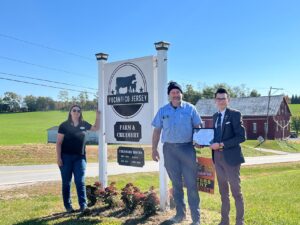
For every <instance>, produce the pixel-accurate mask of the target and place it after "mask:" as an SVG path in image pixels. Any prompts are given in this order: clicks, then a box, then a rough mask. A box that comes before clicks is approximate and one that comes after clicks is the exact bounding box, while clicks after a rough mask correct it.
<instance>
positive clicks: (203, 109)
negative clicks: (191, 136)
mask: <svg viewBox="0 0 300 225" xmlns="http://www.w3.org/2000/svg"><path fill="white" fill-rule="evenodd" d="M268 101H269V96H261V97H242V98H230V102H229V107H231V108H234V109H237V110H239V111H240V112H241V113H242V115H243V116H267V111H268V109H267V108H268ZM282 101H285V100H284V96H283V95H276V96H271V97H270V106H269V115H270V116H274V115H276V114H277V112H278V110H279V108H280V104H281V103H282ZM196 108H197V111H198V113H199V114H200V116H212V115H213V114H214V113H215V112H216V111H217V109H216V105H215V100H214V99H200V100H198V102H197V103H196Z"/></svg>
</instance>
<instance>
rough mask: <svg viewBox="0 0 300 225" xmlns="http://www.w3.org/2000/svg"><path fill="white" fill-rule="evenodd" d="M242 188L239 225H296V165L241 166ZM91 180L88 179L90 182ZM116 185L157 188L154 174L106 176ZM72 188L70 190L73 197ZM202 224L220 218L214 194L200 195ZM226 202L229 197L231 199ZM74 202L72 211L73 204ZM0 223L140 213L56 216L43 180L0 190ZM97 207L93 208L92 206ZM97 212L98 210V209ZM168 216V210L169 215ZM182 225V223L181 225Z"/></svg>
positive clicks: (299, 180) (108, 223) (28, 224)
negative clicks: (241, 224)
mask: <svg viewBox="0 0 300 225" xmlns="http://www.w3.org/2000/svg"><path fill="white" fill-rule="evenodd" d="M241 178H242V190H243V193H244V199H245V220H246V221H245V222H246V224H248V225H298V224H299V221H300V216H299V209H300V193H299V187H300V163H289V164H269V165H264V166H251V167H242V169H241ZM95 180H96V178H90V179H88V181H87V183H93V182H94V181H95ZM109 181H116V182H117V187H118V189H119V190H120V188H121V187H123V186H124V185H125V184H126V183H127V182H133V183H134V184H135V185H137V186H139V187H140V188H141V189H142V190H147V188H148V187H149V186H151V185H154V187H155V188H156V190H158V174H157V173H145V174H130V175H120V176H112V177H109ZM74 194H75V190H74V189H73V195H74ZM200 196H201V219H202V225H215V224H217V223H218V222H219V219H220V196H219V194H218V191H217V187H216V192H215V194H214V195H210V194H206V193H202V192H201V193H200ZM231 200H232V199H231ZM76 202H77V201H76V199H75V198H74V203H75V207H76V208H77V207H78V205H77V203H76ZM0 204H1V217H0V224H1V225H10V224H14V225H38V224H39V225H50V224H63V225H71V224H73V225H79V224H80V225H81V224H82V225H83V224H95V225H98V224H101V225H121V224H127V225H129V224H138V223H129V222H128V221H135V220H136V219H137V217H139V216H140V215H137V214H134V215H131V216H130V217H119V218H118V217H116V216H114V213H111V212H110V213H109V212H107V211H105V210H99V206H96V207H94V208H92V212H95V213H93V215H87V216H81V215H79V214H78V213H74V214H72V215H66V214H62V213H61V212H62V211H63V210H64V209H63V206H62V200H61V196H60V182H46V183H40V184H37V185H31V186H23V187H19V188H15V189H12V190H0ZM97 207H98V208H97ZM102 209H103V208H102ZM173 213H174V212H172V211H171V212H170V213H169V215H168V216H171V215H172V214H173ZM234 216H235V207H234V202H233V201H231V214H230V217H231V224H234ZM163 218H165V217H163V216H160V214H158V215H157V216H153V217H151V218H149V219H148V220H147V221H145V223H144V224H161V223H163V222H164V220H163ZM185 224H188V223H185Z"/></svg>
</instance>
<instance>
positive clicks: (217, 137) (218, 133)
mask: <svg viewBox="0 0 300 225" xmlns="http://www.w3.org/2000/svg"><path fill="white" fill-rule="evenodd" d="M221 118H222V114H221V113H218V120H217V128H216V134H215V141H217V142H218V143H220V142H221V139H222V125H221Z"/></svg>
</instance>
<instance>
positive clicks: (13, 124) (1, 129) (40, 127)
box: [0, 111, 96, 145]
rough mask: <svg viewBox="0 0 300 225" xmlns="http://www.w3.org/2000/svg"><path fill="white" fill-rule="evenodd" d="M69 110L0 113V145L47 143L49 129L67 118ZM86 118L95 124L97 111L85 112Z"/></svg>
mask: <svg viewBox="0 0 300 225" xmlns="http://www.w3.org/2000/svg"><path fill="white" fill-rule="evenodd" d="M67 116H68V112H65V111H64V112H61V111H48V112H28V113H0V125H1V126H0V145H16V144H26V143H47V129H48V128H50V127H53V126H58V125H59V124H60V123H62V122H63V121H65V120H66V119H67ZM83 116H84V119H85V120H86V121H88V122H89V123H91V124H94V121H95V118H96V115H95V112H92V111H87V112H83Z"/></svg>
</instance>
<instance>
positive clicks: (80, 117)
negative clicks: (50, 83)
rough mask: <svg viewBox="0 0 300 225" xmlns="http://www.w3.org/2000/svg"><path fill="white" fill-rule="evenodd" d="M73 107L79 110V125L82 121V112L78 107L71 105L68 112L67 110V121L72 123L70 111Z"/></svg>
mask: <svg viewBox="0 0 300 225" xmlns="http://www.w3.org/2000/svg"><path fill="white" fill-rule="evenodd" d="M75 107H77V108H79V109H80V116H79V123H81V122H82V121H83V116H82V110H81V107H80V106H79V105H72V106H71V108H70V110H69V114H68V121H69V122H70V123H72V122H73V121H72V116H71V111H72V109H73V108H75Z"/></svg>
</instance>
